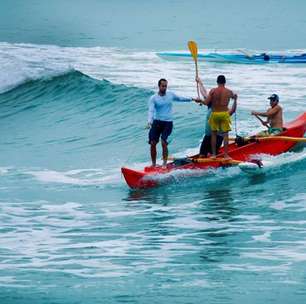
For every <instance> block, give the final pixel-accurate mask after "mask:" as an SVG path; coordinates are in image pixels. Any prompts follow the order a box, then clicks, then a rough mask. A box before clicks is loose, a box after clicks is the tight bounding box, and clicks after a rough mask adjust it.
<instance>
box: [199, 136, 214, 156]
mask: <svg viewBox="0 0 306 304" xmlns="http://www.w3.org/2000/svg"><path fill="white" fill-rule="evenodd" d="M208 153H211V136H210V135H205V136H204V138H203V140H202V144H201V147H200V157H207V154H208Z"/></svg>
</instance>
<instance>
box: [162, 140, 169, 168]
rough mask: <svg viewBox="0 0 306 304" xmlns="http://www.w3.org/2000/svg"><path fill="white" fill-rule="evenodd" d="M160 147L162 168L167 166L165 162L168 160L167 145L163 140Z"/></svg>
mask: <svg viewBox="0 0 306 304" xmlns="http://www.w3.org/2000/svg"><path fill="white" fill-rule="evenodd" d="M161 144H162V147H163V166H164V167H165V166H167V160H168V144H167V142H165V141H164V140H162V141H161Z"/></svg>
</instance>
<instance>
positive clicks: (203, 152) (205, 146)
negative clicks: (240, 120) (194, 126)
mask: <svg viewBox="0 0 306 304" xmlns="http://www.w3.org/2000/svg"><path fill="white" fill-rule="evenodd" d="M196 82H197V83H198V85H199V88H200V92H201V95H202V96H203V98H204V99H206V98H207V96H208V93H207V90H206V89H205V87H204V84H203V82H202V80H201V79H200V77H197V78H196ZM199 103H201V104H203V103H204V101H202V100H201V101H200V102H199ZM236 109H237V99H235V101H234V103H233V105H232V107H231V109H230V110H229V114H230V116H232V115H233V114H234V113H235V112H236ZM211 112H212V109H211V104H208V105H207V114H206V118H205V132H204V133H205V135H204V138H203V140H202V144H201V147H200V157H207V155H208V153H209V154H211V152H212V151H211V128H210V126H209V123H208V121H209V118H210V115H211ZM222 143H223V133H221V134H220V133H217V140H216V153H217V154H218V150H219V148H220V147H221V145H222Z"/></svg>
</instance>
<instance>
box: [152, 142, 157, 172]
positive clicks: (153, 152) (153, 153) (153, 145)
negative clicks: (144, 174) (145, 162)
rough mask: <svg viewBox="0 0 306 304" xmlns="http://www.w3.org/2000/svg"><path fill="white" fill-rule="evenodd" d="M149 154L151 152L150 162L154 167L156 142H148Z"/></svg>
mask: <svg viewBox="0 0 306 304" xmlns="http://www.w3.org/2000/svg"><path fill="white" fill-rule="evenodd" d="M150 145H151V147H150V152H151V160H152V166H153V167H155V166H156V154H157V152H156V142H155V141H153V140H152V141H151V142H150Z"/></svg>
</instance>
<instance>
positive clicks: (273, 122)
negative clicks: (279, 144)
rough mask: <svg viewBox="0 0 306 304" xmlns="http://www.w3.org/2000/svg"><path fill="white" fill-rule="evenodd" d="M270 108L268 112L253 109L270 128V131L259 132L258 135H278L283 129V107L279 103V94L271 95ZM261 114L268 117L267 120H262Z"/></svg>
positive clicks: (254, 113) (253, 112) (253, 113)
mask: <svg viewBox="0 0 306 304" xmlns="http://www.w3.org/2000/svg"><path fill="white" fill-rule="evenodd" d="M268 99H270V106H271V107H270V108H269V109H268V110H267V111H266V112H257V111H252V112H251V114H252V115H255V116H256V117H257V118H258V119H259V120H260V121H261V123H262V124H263V125H264V126H266V127H267V128H268V131H264V132H261V133H259V134H258V135H262V136H265V135H277V134H279V133H281V132H282V131H283V109H282V107H281V106H280V105H279V97H278V95H277V94H272V95H271V96H270V97H268ZM259 116H262V117H266V118H267V120H266V121H264V120H262V119H261V118H260V117H259Z"/></svg>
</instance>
